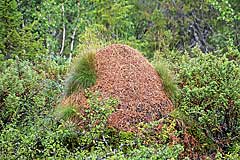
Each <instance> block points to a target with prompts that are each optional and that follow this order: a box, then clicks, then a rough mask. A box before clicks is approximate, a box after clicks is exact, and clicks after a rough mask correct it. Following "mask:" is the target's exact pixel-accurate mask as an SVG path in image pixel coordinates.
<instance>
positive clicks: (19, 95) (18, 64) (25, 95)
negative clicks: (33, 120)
mask: <svg viewBox="0 0 240 160" xmlns="http://www.w3.org/2000/svg"><path fill="white" fill-rule="evenodd" d="M7 68H8V69H7ZM0 75H1V76H0V77H1V78H0V97H1V98H0V106H1V107H0V110H1V112H0V122H1V125H0V128H3V127H4V125H5V124H8V123H12V122H16V123H20V124H21V122H22V121H24V119H25V117H27V116H28V115H32V116H34V115H35V114H37V113H41V112H43V111H44V110H45V108H49V107H50V106H51V104H52V103H54V96H56V94H57V93H59V91H60V87H59V86H57V85H56V82H54V81H52V80H50V79H46V78H45V77H44V76H43V75H40V74H38V73H37V71H35V70H34V69H33V66H32V64H31V63H30V62H27V61H19V60H14V61H6V62H4V63H3V64H2V66H1V74H0ZM33 106H34V108H33Z"/></svg>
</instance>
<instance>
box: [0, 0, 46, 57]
mask: <svg viewBox="0 0 240 160" xmlns="http://www.w3.org/2000/svg"><path fill="white" fill-rule="evenodd" d="M0 8H1V9H0V20H1V22H0V41H1V42H0V55H1V54H2V55H3V56H4V59H9V58H14V57H15V56H18V57H22V58H28V59H33V57H35V56H36V55H41V54H44V53H45V49H44V48H43V45H42V39H41V38H39V35H38V34H37V33H35V34H33V33H32V31H33V28H34V27H35V26H34V23H31V24H27V25H25V24H24V20H23V19H22V13H21V12H20V11H19V10H18V3H17V1H15V0H10V1H7V0H4V1H1V2H0Z"/></svg>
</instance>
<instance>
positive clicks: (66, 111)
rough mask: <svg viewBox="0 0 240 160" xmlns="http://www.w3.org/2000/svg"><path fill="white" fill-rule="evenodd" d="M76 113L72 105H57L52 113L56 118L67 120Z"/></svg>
mask: <svg viewBox="0 0 240 160" xmlns="http://www.w3.org/2000/svg"><path fill="white" fill-rule="evenodd" d="M76 114H77V111H76V109H75V107H74V106H71V105H68V106H58V107H57V108H56V109H55V112H54V115H55V117H57V118H58V119H63V120H68V119H69V118H71V117H73V116H74V115H76Z"/></svg>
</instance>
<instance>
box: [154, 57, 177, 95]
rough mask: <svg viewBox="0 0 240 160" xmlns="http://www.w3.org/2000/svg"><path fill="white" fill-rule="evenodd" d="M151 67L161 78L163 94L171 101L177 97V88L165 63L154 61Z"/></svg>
mask: <svg viewBox="0 0 240 160" xmlns="http://www.w3.org/2000/svg"><path fill="white" fill-rule="evenodd" d="M153 66H154V68H155V70H156V71H157V72H158V74H159V76H160V77H161V80H162V83H163V87H164V90H165V92H166V93H167V95H168V96H169V97H170V98H171V99H172V100H173V99H174V98H175V97H176V95H177V89H178V88H177V84H176V82H175V81H174V78H173V76H172V74H171V71H170V69H169V67H168V65H167V63H166V62H164V61H163V60H162V59H161V60H159V61H154V62H153Z"/></svg>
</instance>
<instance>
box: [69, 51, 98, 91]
mask: <svg viewBox="0 0 240 160" xmlns="http://www.w3.org/2000/svg"><path fill="white" fill-rule="evenodd" d="M95 54H96V51H94V50H90V51H88V53H83V54H80V55H79V58H77V59H76V60H75V62H74V63H73V68H72V71H71V72H70V75H69V78H68V79H67V82H66V86H67V87H66V94H67V95H70V94H72V93H73V92H75V91H77V90H79V89H86V88H88V87H90V86H92V85H94V84H95V82H96V78H97V76H96V71H95Z"/></svg>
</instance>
